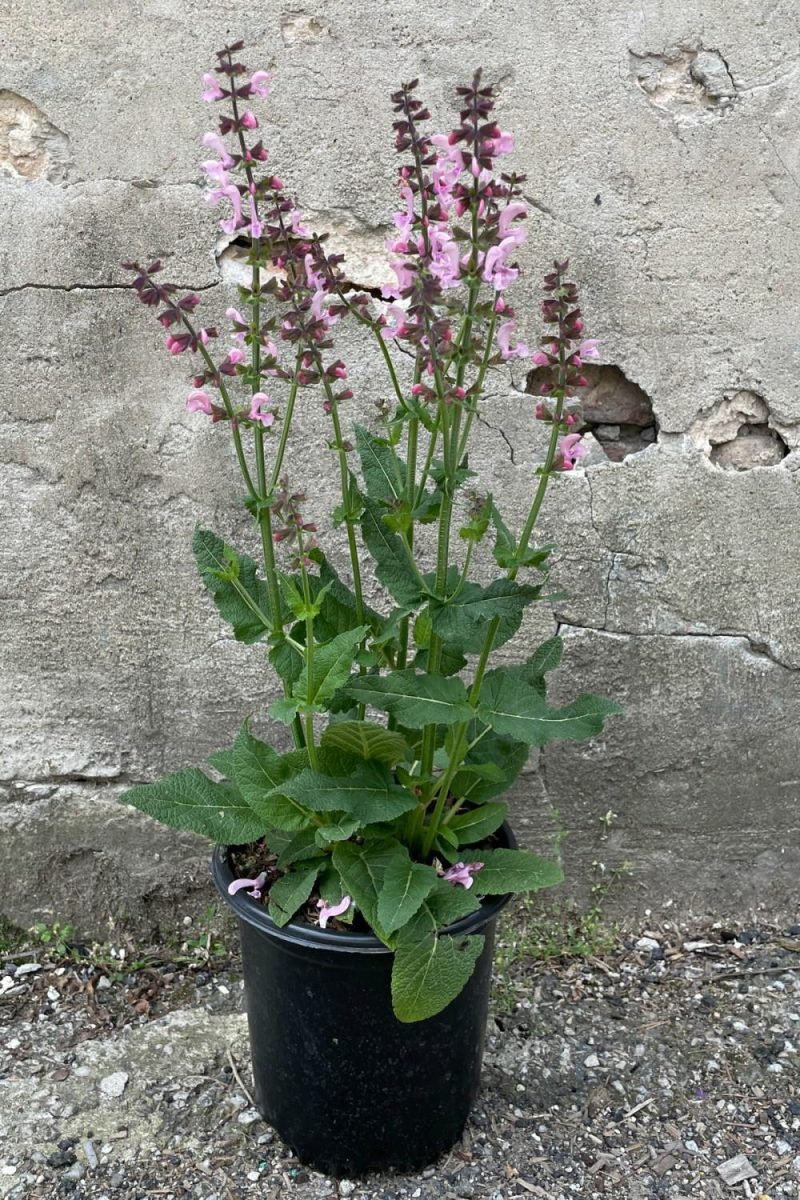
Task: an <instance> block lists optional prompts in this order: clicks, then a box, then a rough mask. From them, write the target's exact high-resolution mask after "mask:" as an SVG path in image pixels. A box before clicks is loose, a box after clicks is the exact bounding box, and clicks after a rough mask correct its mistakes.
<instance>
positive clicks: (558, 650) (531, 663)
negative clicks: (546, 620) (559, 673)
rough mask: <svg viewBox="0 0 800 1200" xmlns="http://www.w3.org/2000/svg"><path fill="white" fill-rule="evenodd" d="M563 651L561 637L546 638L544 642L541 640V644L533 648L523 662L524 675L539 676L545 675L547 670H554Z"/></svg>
mask: <svg viewBox="0 0 800 1200" xmlns="http://www.w3.org/2000/svg"><path fill="white" fill-rule="evenodd" d="M563 653H564V642H563V639H562V638H560V637H551V638H548V639H547V641H546V642H542V644H541V646H539V647H537V649H536V650H534V652H533V654H532V655H531V656H530V658H529V659H528V661H527V662H526V663H525V665H524V670H525V674H526V676H530V677H534V676H535V677H539V676H542V675H546V674H547V672H548V671H555V669H556V667H557V666H559V664H560V663H561V656H562V654H563Z"/></svg>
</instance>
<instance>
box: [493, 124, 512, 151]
mask: <svg viewBox="0 0 800 1200" xmlns="http://www.w3.org/2000/svg"><path fill="white" fill-rule="evenodd" d="M513 152H514V135H513V133H503V132H502V130H501V131H500V133H499V134H498V135H497V137H494V138H492V154H513Z"/></svg>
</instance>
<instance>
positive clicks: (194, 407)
mask: <svg viewBox="0 0 800 1200" xmlns="http://www.w3.org/2000/svg"><path fill="white" fill-rule="evenodd" d="M211 409H212V404H211V397H210V396H208V395H207V394H206V393H205V392H199V391H193V392H189V395H188V396H187V397H186V411H187V412H202V413H205V414H206V416H209V417H210V416H211ZM231 895H233V893H231Z"/></svg>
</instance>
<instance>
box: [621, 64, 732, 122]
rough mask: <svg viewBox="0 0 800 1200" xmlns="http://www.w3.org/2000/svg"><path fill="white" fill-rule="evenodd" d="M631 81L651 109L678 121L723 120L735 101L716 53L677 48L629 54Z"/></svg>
mask: <svg viewBox="0 0 800 1200" xmlns="http://www.w3.org/2000/svg"><path fill="white" fill-rule="evenodd" d="M628 60H629V64H630V73H631V78H632V79H633V80H635V82H636V83H637V85H638V86H639V87H640V88H641V90H642V91H643V92H644V94H645V95H646V96H647V99H648V100H649V101H650V103H651V104H652V105H653V107H654V108H657V109H659V110H660V111H661V112H666V113H669V114H670V115H671V116H672V117H673V118H674V119H675V120H677V121H692V120H698V119H703V118H707V117H709V116H722V115H723V114H724V113H725V112H727V111H729V110H730V109H731V107H732V106H733V103H734V101H735V99H736V95H737V90H736V84H735V83H734V81H733V77H732V75H731V73H730V70H729V68H728V64H727V62H726V61H725V59H724V58H723V57H722V55H721V54H720V52H719V51H718V50H706V49H703V47H696V46H676V47H674V48H673V49H670V50H665V51H663V52H661V53H650V54H648V53H645V54H639V53H637V52H635V51H633V50H630V51H629V52H628Z"/></svg>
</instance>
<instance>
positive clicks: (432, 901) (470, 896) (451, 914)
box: [425, 879, 481, 929]
mask: <svg viewBox="0 0 800 1200" xmlns="http://www.w3.org/2000/svg"><path fill="white" fill-rule="evenodd" d="M480 906H481V901H480V897H479V896H478V894H477V893H476V892H475V890H474V888H465V887H462V886H461V884H453V883H448V882H447V880H446V879H440V880H439V881H438V882H437V884H436V887H435V888H434V890H433V891H432V892H431V894H430V896H428V898H427V900H426V901H425V908H426V909H427V911H428V912H429V913H430V915H431V918H432V920H433V923H434V925H435V926H436V928H437V929H443V928H444V927H445V926H446V925H452V924H453V922H454V921H458V920H460V918H461V917H466V916H469V914H470V913H474V912H477V911H478V909H479V908H480Z"/></svg>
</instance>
